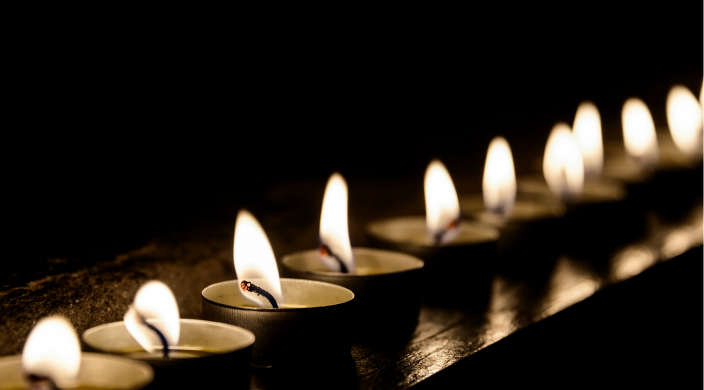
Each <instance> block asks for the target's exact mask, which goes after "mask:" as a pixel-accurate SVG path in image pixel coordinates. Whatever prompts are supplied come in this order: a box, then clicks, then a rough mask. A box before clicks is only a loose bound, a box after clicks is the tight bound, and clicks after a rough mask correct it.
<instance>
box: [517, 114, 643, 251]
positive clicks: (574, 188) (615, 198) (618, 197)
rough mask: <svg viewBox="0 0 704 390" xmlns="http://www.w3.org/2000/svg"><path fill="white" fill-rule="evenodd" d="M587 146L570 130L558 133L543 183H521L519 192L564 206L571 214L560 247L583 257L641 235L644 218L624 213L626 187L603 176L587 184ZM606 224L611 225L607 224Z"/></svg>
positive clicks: (556, 129) (527, 179) (551, 140)
mask: <svg viewBox="0 0 704 390" xmlns="http://www.w3.org/2000/svg"><path fill="white" fill-rule="evenodd" d="M582 154H583V152H582V146H581V145H580V143H579V142H578V141H577V138H576V137H575V136H574V135H573V134H572V132H571V130H570V128H569V126H568V125H566V124H564V123H558V124H556V125H555V127H554V128H553V130H552V132H551V134H550V137H549V138H548V142H547V145H546V147H545V155H544V158H543V175H544V178H539V177H536V176H529V177H524V178H521V179H519V180H518V189H519V191H520V192H523V193H526V194H533V195H534V196H540V197H543V198H545V199H550V198H552V202H558V201H561V202H563V203H565V205H566V207H567V212H566V216H565V225H564V229H562V230H563V231H565V232H566V234H564V235H563V236H562V237H561V239H560V242H563V243H564V248H563V249H564V250H566V251H567V252H570V253H572V254H577V255H583V254H584V253H589V252H593V251H596V252H600V251H602V250H610V249H613V246H614V245H617V244H618V243H619V242H621V241H622V240H623V239H624V238H626V237H624V235H626V234H637V233H638V232H640V229H642V225H643V223H642V217H643V216H642V214H638V213H634V212H633V209H631V208H628V207H625V205H624V204H623V200H624V199H625V197H626V188H625V186H624V185H623V184H622V183H620V182H617V181H614V180H606V179H598V172H596V173H592V175H591V177H592V178H591V180H590V179H589V178H587V180H585V166H588V165H587V164H588V161H589V160H584V159H583V157H582ZM605 221H609V222H608V223H606V222H605Z"/></svg>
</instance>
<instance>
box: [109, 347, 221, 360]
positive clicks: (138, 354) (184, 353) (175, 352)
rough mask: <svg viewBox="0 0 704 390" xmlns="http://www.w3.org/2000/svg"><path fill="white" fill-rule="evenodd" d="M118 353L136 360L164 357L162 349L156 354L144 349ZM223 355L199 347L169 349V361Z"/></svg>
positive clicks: (158, 349)
mask: <svg viewBox="0 0 704 390" xmlns="http://www.w3.org/2000/svg"><path fill="white" fill-rule="evenodd" d="M117 353H119V354H121V355H124V356H127V357H131V358H135V359H146V358H161V357H163V352H162V349H161V348H157V349H155V351H154V353H149V352H147V351H145V350H143V349H133V350H124V351H118V352H117ZM221 353H223V352H220V351H209V350H205V349H203V348H202V347H198V346H188V345H179V346H178V347H173V348H170V349H169V359H188V358H197V357H204V356H213V355H218V354H221Z"/></svg>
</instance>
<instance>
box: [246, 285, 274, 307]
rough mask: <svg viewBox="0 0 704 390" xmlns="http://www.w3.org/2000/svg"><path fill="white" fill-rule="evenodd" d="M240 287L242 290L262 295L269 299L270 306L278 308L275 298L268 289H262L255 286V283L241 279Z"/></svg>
mask: <svg viewBox="0 0 704 390" xmlns="http://www.w3.org/2000/svg"><path fill="white" fill-rule="evenodd" d="M240 287H241V288H242V291H249V292H252V293H255V294H257V295H262V296H264V298H266V299H268V300H269V303H271V307H273V308H274V309H278V308H279V305H277V304H276V299H274V297H273V296H272V295H271V294H269V292H268V291H266V290H264V289H263V288H261V287H259V286H257V285H256V284H254V283H252V282H248V281H246V280H243V281H242V283H240Z"/></svg>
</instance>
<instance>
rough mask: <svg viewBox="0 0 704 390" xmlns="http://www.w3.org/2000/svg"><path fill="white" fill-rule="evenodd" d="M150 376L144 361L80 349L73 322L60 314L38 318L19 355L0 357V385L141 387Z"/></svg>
mask: <svg viewBox="0 0 704 390" xmlns="http://www.w3.org/2000/svg"><path fill="white" fill-rule="evenodd" d="M153 377H154V372H153V371H152V369H151V368H150V367H149V365H147V364H144V363H140V362H133V361H131V360H128V359H123V358H118V357H114V356H109V355H101V354H95V353H81V349H80V344H79V342H78V337H77V336H76V332H75V330H74V329H73V326H72V325H71V323H70V322H69V321H68V320H67V319H66V318H65V317H63V316H60V315H54V316H49V317H45V318H42V319H41V320H39V322H37V324H36V325H35V326H34V328H33V329H32V331H31V332H30V334H29V336H28V337H27V342H26V343H25V346H24V349H23V351H22V355H21V356H9V357H4V358H0V389H24V388H47V389H51V388H64V389H68V388H71V389H95V388H101V389H141V388H143V387H145V386H147V385H148V384H149V383H150V382H151V381H152V379H153Z"/></svg>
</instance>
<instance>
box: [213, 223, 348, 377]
mask: <svg viewBox="0 0 704 390" xmlns="http://www.w3.org/2000/svg"><path fill="white" fill-rule="evenodd" d="M233 252H234V261H235V271H236V272H237V275H238V276H239V278H240V279H238V280H233V281H227V282H222V283H216V284H213V285H210V286H208V287H206V288H205V289H204V290H203V292H202V298H203V318H205V319H207V320H211V321H218V322H224V323H227V324H232V325H237V326H241V327H243V328H245V329H248V330H250V331H251V332H252V333H254V335H255V336H256V341H255V343H254V345H253V350H252V365H254V366H256V367H274V366H284V367H292V366H297V365H300V364H308V363H309V362H311V361H315V362H321V364H322V363H329V362H334V361H338V360H340V359H345V358H347V359H349V354H350V349H351V347H352V342H351V339H350V337H351V334H350V326H351V314H352V312H351V309H350V305H351V302H352V299H353V298H354V294H353V293H352V291H350V290H348V289H346V288H344V287H340V286H336V285H333V284H328V283H321V282H315V281H311V280H299V279H286V278H283V279H281V278H279V274H278V269H277V267H276V260H275V258H274V253H273V251H272V249H271V245H270V244H269V240H268V238H267V237H266V233H264V229H262V227H261V225H259V222H257V220H256V219H255V218H254V216H252V215H251V214H250V213H249V212H247V211H246V210H241V211H240V213H239V214H238V215H237V222H236V223H235V239H234V245H233ZM253 285H254V286H257V289H256V290H254V289H252V288H251V287H252V286H253ZM262 291H265V292H266V294H265V295H269V297H267V296H264V295H262V293H261V292H262ZM274 303H275V305H276V308H275V307H274Z"/></svg>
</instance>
